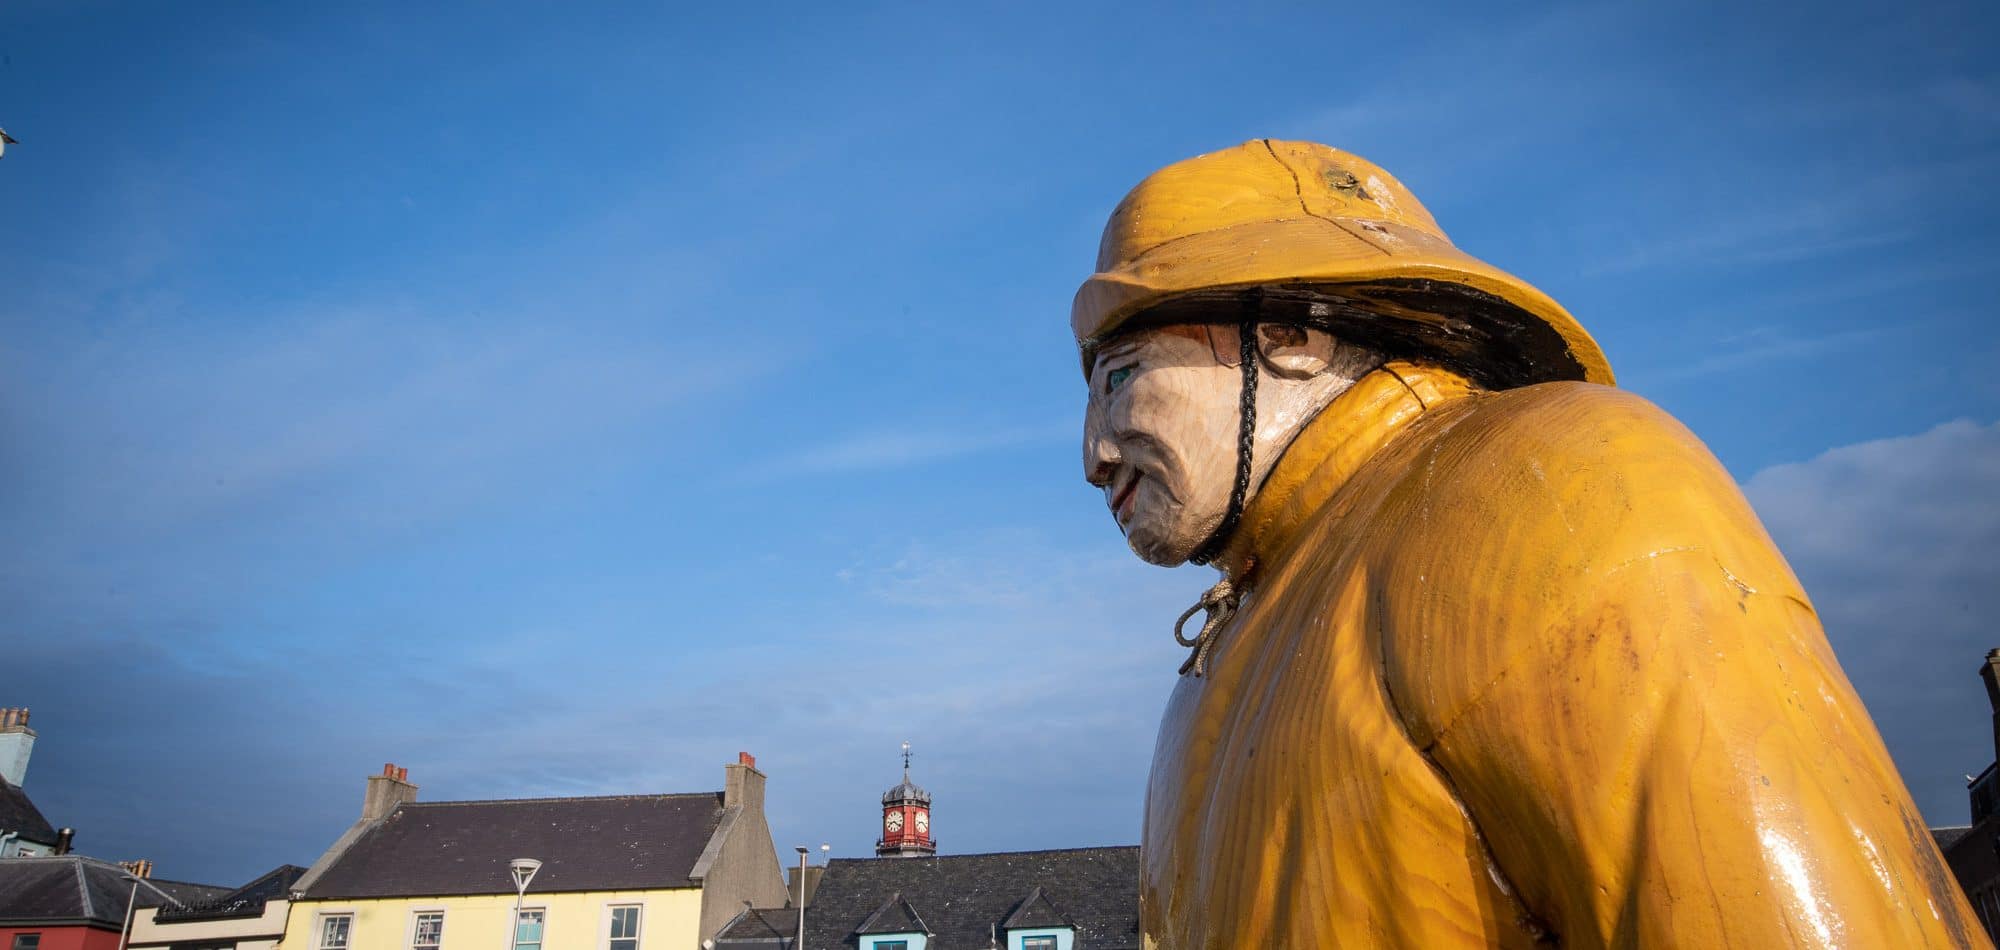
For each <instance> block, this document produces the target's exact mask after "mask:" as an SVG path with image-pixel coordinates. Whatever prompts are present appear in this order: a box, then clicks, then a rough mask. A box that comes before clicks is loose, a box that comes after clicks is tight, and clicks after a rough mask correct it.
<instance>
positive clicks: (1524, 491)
mask: <svg viewBox="0 0 2000 950" xmlns="http://www.w3.org/2000/svg"><path fill="white" fill-rule="evenodd" d="M1246 526H1247V527H1246V528H1245V530H1244V532H1243V533H1242V537H1243V540H1242V541H1241V542H1240V544H1239V546H1238V548H1237V550H1236V551H1235V552H1234V553H1235V554H1236V555H1237V556H1239V557H1245V556H1250V555H1254V556H1255V558H1256V561H1257V564H1258V566H1257V568H1256V570H1255V573H1254V575H1253V576H1252V577H1251V578H1250V582H1251V592H1250V594H1249V595H1248V597H1247V598H1246V599H1245V601H1244V603H1243V605H1242V608H1241V611H1240V612H1239V614H1238V615H1237V617H1236V619H1235V621H1234V622H1233V624H1232V625H1231V627H1230V629H1229V630H1228V631H1227V632H1226V633H1225V635H1224V636H1223V638H1222V641H1221V644H1220V646H1219V648H1218V649H1217V650H1216V652H1215V654H1214V657H1213V659H1212V661H1211V667H1210V672H1209V674H1208V675H1207V676H1205V677H1202V678H1194V677H1187V678H1184V679H1183V680H1182V681H1181V682H1180V684H1179V685H1178V687H1177V689H1176V690H1175V692H1174V694H1173V696H1172V698H1171V700H1170V702H1169V706H1168V709H1167V712H1166V715H1165V717H1164V719H1163V721H1162V723H1161V729H1160V737H1159V742H1158V746H1157V749H1156V752H1155V759H1154V767H1153V774H1152V777H1151V780H1150V783H1149V788H1148V796H1147V806H1146V831H1145V839H1144V848H1145V851H1144V859H1143V862H1142V865H1143V869H1144V872H1143V873H1144V878H1143V880H1142V886H1141V904H1142V916H1143V919H1144V924H1143V926H1144V928H1145V935H1146V939H1147V941H1148V943H1149V945H1151V946H1156V947H1162V948H1197V947H1202V948H1205V947H1244V946H1256V947H1336V946H1345V947H1412V948H1415V947H1469V946H1500V947H1510V946H1530V945H1534V944H1535V943H1536V942H1537V941H1538V939H1544V938H1545V939H1548V940H1553V941H1559V942H1560V944H1561V945H1563V946H1569V947H1600V946H1604V947H1611V946H1621V947H1622V946H1682V947H1732V946H1733V947H1760V948H1761V947H1832V946H1855V947H1923V946H1932V947H1957V946H1987V945H1988V943H1987V941H1986V939H1985V937H1984V935H1983V934H1982V932H1981V931H1980V929H1979V927H1978V924H1977V922H1976V920H1975V919H1974V917H1973V915H1972V912H1971V910H1970V908H1969V907H1968V906H1967V905H1966V903H1965V900H1964V898H1963V896H1962V895H1961V894H1960V892H1959V891H1958V888H1957V887H1956V885H1955V884H1954V883H1953V882H1952V880H1951V877H1950V874H1949V872H1948V871H1947V870H1946V869H1945V867H1944V864H1943V861H1942V859H1941V858H1940V856H1939V855H1938V853H1937V850H1936V848H1935V846H1934V845H1933V844H1932V842H1931V839H1930V837H1929V835H1928V833H1927V831H1926V830H1925V827H1924V825H1923V823H1922V821H1921V820H1920V818H1919V816H1918V814H1917V812H1916V809H1915V806H1914V805H1913V804H1912V803H1911V801H1910V798H1909V795H1908V793H1907V791H1906V790H1905V789H1904V787H1903V784H1902V782H1901V779H1900V777H1899V776H1898V775H1897V773H1896V771H1895V768H1894V766H1893V764H1892V763H1891V762H1890V760H1889V756H1888V753H1887V751H1886V749H1885V748H1884V747H1883V745H1882V742H1881V739H1880V738H1879V736H1878V735H1877V734H1876V731H1875V729H1874V726H1873V724H1872V723H1871V722H1870V720H1869V719H1868V716H1867V713H1866V711H1865V710H1864V709H1863V708H1862V706H1861V703H1860V701H1859V699H1858V698H1857V697H1856V696H1855V694H1854V692H1853V689H1852V688H1851V687H1850V686H1849V685H1848V683H1847V680H1846V678H1845V676H1844V675H1843V674H1842V673H1841V672H1840V669H1839V665H1838V664H1837V662H1836V661H1835V660H1834V657H1833V655H1832V651H1831V649H1830V648H1829V647H1828V645H1827V643H1826V640H1825V637H1824V635H1823V633H1822V632H1821V630H1820V627H1819V623H1818V620H1817V618H1816V617H1815V615H1814V614H1813V611H1812V608H1811V605H1810V602H1809V601H1808V600H1807V598H1806V597H1805V594H1804V592H1803V591H1801V590H1800V589H1799V586H1798V583H1797V581H1796V580H1795V579H1794V578H1793V577H1792V574H1791V572H1790V570H1789V569H1788V568H1787V567H1786V565H1785V563H1784V561H1783V559H1782V557H1781V556H1780V555H1779V554H1778V552H1777V551H1776V549H1775V547H1774V546H1773V545H1772V544H1771V542H1770V540H1769V538H1768V537H1767V536H1766V535H1765V533H1764V531H1763V529H1762V527H1761V526H1760V525H1759V524H1758V522H1757V520H1756V518H1755V516H1754V514H1753V513H1752V512H1751V511H1750V508H1749V506H1748V505H1747V503H1746V502H1745V501H1744V500H1743V498H1742V496H1741V494H1740V492H1738V490H1737V489H1736V486H1735V484H1734V482H1733V481H1731V480H1730V479H1729V477H1728V475H1727V473H1726V472H1724V471H1723V470H1722V468H1721V467H1720V466H1719V465H1718V464H1716V462H1715V461H1714V459H1713V458H1712V457H1711V456H1710V455H1709V454H1708V452H1707V451H1706V449H1704V448H1703V447H1702V446H1701V445H1700V443H1699V442H1698V441H1696V440H1695V439H1694V437H1693V436H1692V435H1690V434H1689V433H1688V432H1687V431H1686V430H1685V429H1683V428H1682V427H1681V426H1679V425H1678V424H1677V423H1675V422H1674V421H1673V420H1672V419H1670V418H1668V417H1667V416H1666V415H1665V414H1664V413H1661V412H1660V411H1659V410H1658V409H1656V408H1654V407H1652V406H1651V405H1650V404H1648V403H1646V402H1645V401H1644V400H1642V399H1639V398H1637V397H1635V396H1632V395H1629V394H1625V393H1621V392H1619V391H1617V390H1614V389H1610V388H1608V387H1603V386H1597V385H1591V384H1585V383H1550V384H1544V385H1538V386H1531V387H1525V388H1520V389H1513V390H1507V391H1504V392H1498V393H1487V392H1481V391H1476V390H1474V389H1472V388H1471V387H1468V386H1465V385H1464V384H1463V383H1462V381H1461V380H1458V379H1457V377H1455V376H1454V375H1453V374H1451V373H1449V372H1446V371H1443V370H1439V369H1436V368H1430V367H1424V366H1418V365H1412V364H1408V363H1402V364H1391V365H1390V366H1387V367H1385V368H1384V369H1382V370H1379V371H1377V372H1375V373H1373V374H1370V375H1369V376H1367V377H1365V378H1364V379H1362V380H1361V381H1360V382H1359V383H1357V384H1356V385H1355V386H1354V387H1353V388H1351V389H1350V390H1348V391H1347V392H1346V393H1344V394H1342V395H1341V396H1340V397H1339V398H1338V399H1336V400H1335V401H1334V402H1333V403H1332V404H1331V405H1330V406H1329V407H1328V408H1327V409H1325V410H1324V411H1323V412H1322V413H1321V414H1320V416H1319V417H1318V419H1316V420H1315V421H1314V422H1313V423H1312V424H1311V425H1310V426H1309V427H1308V429H1307V430H1306V432H1304V433H1303V434H1302V435H1301V436H1300V437H1299V438H1298V439H1297V441H1295V442H1294V444H1293V445H1292V446H1291V448H1290V449H1289V450H1287V452H1286V454H1285V457H1284V458H1283V459H1282V460H1281V461H1280V462H1279V464H1278V467H1277V469H1276V470H1275V471H1274V472H1273V474H1272V476H1271V478H1270V480H1269V481H1268V482H1267V485H1266V490H1265V491H1264V492H1262V493H1260V494H1259V495H1258V497H1257V498H1256V500H1255V501H1254V502H1253V504H1252V506H1251V512H1250V515H1249V517H1248V518H1246Z"/></svg>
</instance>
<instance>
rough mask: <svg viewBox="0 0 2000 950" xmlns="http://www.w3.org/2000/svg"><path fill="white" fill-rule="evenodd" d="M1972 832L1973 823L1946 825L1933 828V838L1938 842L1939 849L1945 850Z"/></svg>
mask: <svg viewBox="0 0 2000 950" xmlns="http://www.w3.org/2000/svg"><path fill="white" fill-rule="evenodd" d="M1971 833H1972V826H1971V825H1946V826H1945V827H1942V828H1932V829H1931V840H1933V841H1936V842H1937V846H1938V850H1939V851H1944V850H1947V849H1949V848H1950V847H1951V846H1952V845H1954V844H1957V843H1958V839H1960V838H1963V837H1965V836H1966V835H1968V834H1971Z"/></svg>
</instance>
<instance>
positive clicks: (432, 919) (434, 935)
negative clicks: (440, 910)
mask: <svg viewBox="0 0 2000 950" xmlns="http://www.w3.org/2000/svg"><path fill="white" fill-rule="evenodd" d="M441 943H444V915H443V914H418V915H417V925H416V928H415V930H414V932H413V933H412V935H411V937H410V947H411V950H438V945H439V944H441Z"/></svg>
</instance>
